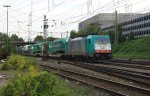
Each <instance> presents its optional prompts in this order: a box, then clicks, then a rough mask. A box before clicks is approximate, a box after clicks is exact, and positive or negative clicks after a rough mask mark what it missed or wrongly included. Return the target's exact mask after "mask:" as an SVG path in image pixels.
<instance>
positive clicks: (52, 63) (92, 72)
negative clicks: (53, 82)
mask: <svg viewBox="0 0 150 96" xmlns="http://www.w3.org/2000/svg"><path fill="white" fill-rule="evenodd" d="M40 62H41V61H40ZM41 63H44V64H48V65H51V66H55V67H60V68H65V69H71V70H73V71H78V72H81V73H86V74H89V75H93V76H97V77H100V78H103V79H107V80H111V81H115V82H119V83H123V84H128V85H130V86H138V87H144V88H147V89H149V87H147V86H143V85H141V84H137V83H135V82H132V81H130V80H125V79H122V78H119V77H114V76H112V75H108V74H104V73H99V72H95V71H91V70H88V69H84V68H81V67H78V66H74V65H71V64H64V63H61V62H57V61H54V60H47V61H42V62H41Z"/></svg>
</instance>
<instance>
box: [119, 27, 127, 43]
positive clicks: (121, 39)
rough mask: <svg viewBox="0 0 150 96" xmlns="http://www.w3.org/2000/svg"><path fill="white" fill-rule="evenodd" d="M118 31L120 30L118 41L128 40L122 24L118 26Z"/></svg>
mask: <svg viewBox="0 0 150 96" xmlns="http://www.w3.org/2000/svg"><path fill="white" fill-rule="evenodd" d="M117 32H118V43H122V42H124V41H125V40H126V38H125V36H124V35H123V34H122V32H123V27H122V26H121V25H118V26H117Z"/></svg>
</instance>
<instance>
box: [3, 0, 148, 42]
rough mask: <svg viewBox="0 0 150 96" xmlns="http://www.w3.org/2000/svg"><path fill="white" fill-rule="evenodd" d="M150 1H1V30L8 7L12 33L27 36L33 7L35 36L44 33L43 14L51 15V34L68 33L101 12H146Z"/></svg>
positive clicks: (24, 37)
mask: <svg viewBox="0 0 150 96" xmlns="http://www.w3.org/2000/svg"><path fill="white" fill-rule="evenodd" d="M149 4H150V0H32V8H31V0H0V32H4V33H6V31H7V29H6V28H7V22H6V20H7V17H6V16H7V10H6V8H5V7H3V5H11V7H10V8H9V34H10V35H11V34H17V35H18V36H19V37H22V38H23V39H26V40H27V39H28V26H27V25H28V24H29V14H30V12H31V10H32V30H31V37H32V39H33V38H34V37H35V36H36V35H42V34H41V33H42V32H43V27H42V26H43V18H44V15H46V16H47V18H48V22H49V23H48V24H49V33H48V35H49V36H53V37H60V36H61V32H63V37H65V36H66V33H65V32H67V30H68V31H70V30H72V29H75V30H77V29H78V23H79V22H81V21H83V20H85V19H87V18H89V17H91V16H94V15H95V14H98V13H109V12H110V13H113V12H114V10H115V9H116V10H117V11H118V13H129V12H132V13H145V12H149V10H150V6H149Z"/></svg>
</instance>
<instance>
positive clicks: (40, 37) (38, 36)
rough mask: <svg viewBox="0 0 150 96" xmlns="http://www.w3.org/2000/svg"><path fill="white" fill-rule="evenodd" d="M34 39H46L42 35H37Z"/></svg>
mask: <svg viewBox="0 0 150 96" xmlns="http://www.w3.org/2000/svg"><path fill="white" fill-rule="evenodd" d="M34 41H44V39H43V37H42V36H41V35H37V36H36V37H35V38H34Z"/></svg>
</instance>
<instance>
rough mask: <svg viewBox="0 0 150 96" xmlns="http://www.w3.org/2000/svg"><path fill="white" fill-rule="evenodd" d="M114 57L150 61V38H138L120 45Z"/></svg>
mask: <svg viewBox="0 0 150 96" xmlns="http://www.w3.org/2000/svg"><path fill="white" fill-rule="evenodd" d="M113 56H114V57H117V58H118V57H119V58H137V59H150V37H144V38H138V39H135V40H131V41H125V42H123V43H121V44H119V46H118V48H117V49H116V50H115V51H114V53H113Z"/></svg>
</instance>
